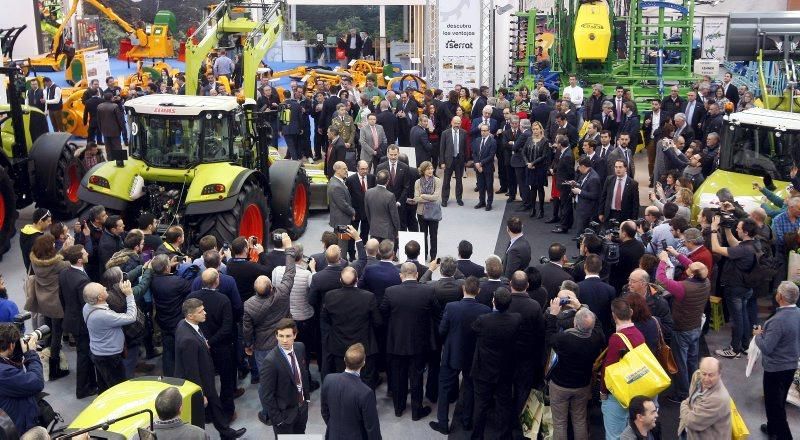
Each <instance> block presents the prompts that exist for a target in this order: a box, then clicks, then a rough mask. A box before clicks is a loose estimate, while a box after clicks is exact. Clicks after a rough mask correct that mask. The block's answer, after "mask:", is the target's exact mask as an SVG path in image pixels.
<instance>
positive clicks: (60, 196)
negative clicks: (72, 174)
mask: <svg viewBox="0 0 800 440" xmlns="http://www.w3.org/2000/svg"><path fill="white" fill-rule="evenodd" d="M72 162H75V163H76V164H77V165H78V174H79V175H78V179H81V178H83V175H84V174H85V173H86V169H85V168H84V166H83V162H81V161H80V160H78V158H77V157H75V150H74V146H73V145H72V144H66V145H64V147H63V148H62V150H61V155H60V156H59V158H58V166H57V167H56V173H55V176H52V178H55V186H54V187H53V188H52V191H48V188H47V185H42V184H38V185H35V186H36V188H35V189H34V200H35V201H36V205H37V206H42V207H44V208H47V209H49V210H50V212H52V213H53V217H55V218H57V219H61V220H65V219H72V218H75V217H77V216H78V214H79V213H80V212H81V211H82V210H83V209H84V208H85V207H86V203H85V202H83V201H80V200H79V201H78V202H77V203H72V202H70V201H69V199H67V186H68V182H67V177H66V171H67V167H68V166H69V165H70V163H72ZM45 178H47V176H38V179H37V180H39V181H40V182H42V181H43V179H45Z"/></svg>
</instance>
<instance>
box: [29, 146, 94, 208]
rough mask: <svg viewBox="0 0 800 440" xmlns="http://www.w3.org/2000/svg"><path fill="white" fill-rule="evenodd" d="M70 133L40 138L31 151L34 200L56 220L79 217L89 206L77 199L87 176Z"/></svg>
mask: <svg viewBox="0 0 800 440" xmlns="http://www.w3.org/2000/svg"><path fill="white" fill-rule="evenodd" d="M70 136H71V135H70V134H69V133H46V134H43V135H42V136H39V138H38V139H36V142H34V143H33V148H31V151H30V155H29V157H30V160H31V162H33V175H32V179H31V180H32V182H33V185H32V186H33V199H34V201H35V202H36V205H37V206H41V207H44V208H47V209H49V210H50V212H52V213H53V216H54V217H55V218H57V219H62V220H67V219H72V218H75V217H77V216H78V214H79V213H80V212H81V210H83V208H85V207H86V203H85V202H83V201H82V200H81V199H79V198H78V188H80V186H81V179H83V175H84V174H86V169H85V168H84V166H83V163H82V162H81V161H80V160H78V158H77V157H76V156H75V150H76V148H77V147H76V145H75V144H73V143H72V142H69V139H70Z"/></svg>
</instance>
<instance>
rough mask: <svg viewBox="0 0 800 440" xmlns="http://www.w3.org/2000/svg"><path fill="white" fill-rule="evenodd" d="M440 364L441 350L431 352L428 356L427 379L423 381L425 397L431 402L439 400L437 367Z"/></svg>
mask: <svg viewBox="0 0 800 440" xmlns="http://www.w3.org/2000/svg"><path fill="white" fill-rule="evenodd" d="M441 362H442V348H441V347H439V348H437V349H436V350H433V351H431V352H430V354H429V355H428V378H427V380H426V381H425V397H427V398H428V400H429V401H431V402H436V401H437V400H438V398H439V365H440V363H441Z"/></svg>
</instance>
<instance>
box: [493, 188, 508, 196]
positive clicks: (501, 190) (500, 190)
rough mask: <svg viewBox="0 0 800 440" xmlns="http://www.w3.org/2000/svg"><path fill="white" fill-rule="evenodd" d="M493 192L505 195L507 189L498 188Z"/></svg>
mask: <svg viewBox="0 0 800 440" xmlns="http://www.w3.org/2000/svg"><path fill="white" fill-rule="evenodd" d="M494 193H495V194H506V195H507V194H508V190H507V189H505V188H500V189H498V190H497V191H495V192H494Z"/></svg>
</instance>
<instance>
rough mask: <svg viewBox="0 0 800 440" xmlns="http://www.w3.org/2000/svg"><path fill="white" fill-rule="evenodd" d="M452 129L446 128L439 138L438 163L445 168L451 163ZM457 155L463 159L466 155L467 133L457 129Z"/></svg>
mask: <svg viewBox="0 0 800 440" xmlns="http://www.w3.org/2000/svg"><path fill="white" fill-rule="evenodd" d="M453 152H454V150H453V128H452V127H451V128H448V129H447V130H445V131H443V132H442V135H441V137H440V138H439V161H440V162H441V163H444V164H445V165H446V166H448V167H449V166H452V162H453ZM458 154H459V155H460V156H461V157H462V158H463V157H466V154H467V132H466V131H465V130H464V129H462V128H459V129H458Z"/></svg>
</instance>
